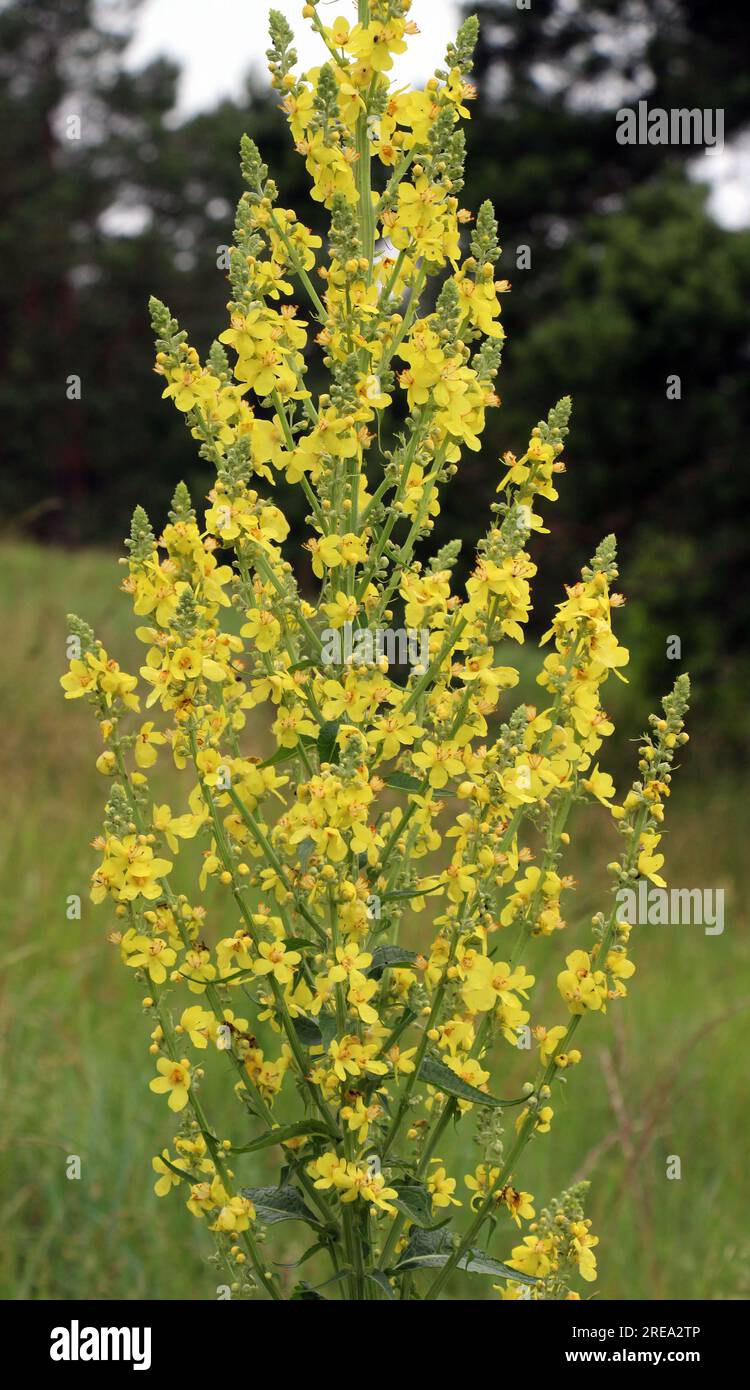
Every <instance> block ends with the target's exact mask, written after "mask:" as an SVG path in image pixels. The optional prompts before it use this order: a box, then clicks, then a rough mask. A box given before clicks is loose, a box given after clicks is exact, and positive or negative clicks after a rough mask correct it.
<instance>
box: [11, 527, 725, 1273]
mask: <svg viewBox="0 0 750 1390" xmlns="http://www.w3.org/2000/svg"><path fill="white" fill-rule="evenodd" d="M0 564H1V566H2V574H3V578H4V582H3V585H2V596H1V597H0V609H1V617H2V630H3V633H4V642H3V647H4V660H3V662H2V664H1V668H0V765H1V766H2V769H3V793H4V798H3V810H4V814H3V830H2V846H1V849H0V912H1V913H2V943H3V950H2V962H3V968H2V973H1V974H0V990H1V991H2V1005H1V1022H2V1032H1V1042H0V1046H1V1047H2V1056H1V1057H0V1093H1V1094H2V1102H1V1109H0V1115H1V1116H2V1123H1V1124H0V1163H1V1165H2V1181H1V1182H0V1203H1V1205H2V1210H1V1212H0V1228H2V1231H3V1240H2V1242H1V1243H0V1249H1V1251H2V1253H1V1254H0V1296H2V1297H4V1298H91V1299H107V1298H131V1299H137V1298H147V1299H162V1298H191V1299H192V1298H194V1299H205V1298H213V1297H215V1290H216V1286H217V1284H218V1283H221V1282H222V1280H221V1278H220V1277H219V1276H218V1274H217V1271H216V1270H214V1269H213V1268H212V1267H211V1265H210V1264H209V1263H208V1262H207V1258H206V1257H207V1255H208V1253H209V1249H210V1247H209V1245H208V1244H207V1243H206V1241H207V1237H206V1233H205V1231H204V1230H202V1229H201V1226H200V1223H198V1222H197V1221H194V1220H193V1219H192V1218H191V1217H190V1216H189V1215H188V1214H187V1213H186V1212H185V1210H184V1207H183V1205H182V1203H181V1201H180V1200H179V1199H178V1198H176V1197H172V1198H170V1199H169V1200H167V1201H164V1202H158V1203H157V1200H156V1198H155V1197H154V1196H153V1193H152V1180H153V1174H152V1172H151V1163H150V1160H151V1156H152V1154H154V1153H156V1152H158V1151H159V1150H160V1149H161V1148H162V1147H163V1145H164V1144H165V1143H167V1142H168V1139H169V1137H170V1128H169V1120H168V1118H167V1111H166V1109H165V1107H164V1105H163V1103H162V1101H161V1099H157V1098H156V1097H154V1096H152V1095H151V1093H150V1092H149V1091H148V1089H147V1081H148V1079H149V1078H150V1076H151V1075H152V1061H151V1059H150V1058H149V1056H148V1053H147V1048H146V1044H147V1041H148V1037H147V1035H148V1025H147V1022H146V1020H145V1019H144V1018H142V1017H139V1010H138V1000H139V998H140V994H141V993H142V990H140V989H139V987H138V986H137V984H135V982H133V981H131V980H130V979H129V978H128V977H125V975H124V972H123V970H122V967H121V966H120V964H119V960H118V959H117V956H116V953H115V952H114V951H113V949H112V947H111V946H110V945H109V944H108V943H107V940H106V936H107V932H108V931H109V930H110V929H111V925H112V918H111V916H108V913H107V910H106V908H101V909H99V910H98V911H97V912H94V910H93V909H92V908H91V907H90V905H89V904H88V902H87V881H88V876H89V874H90V872H91V868H92V866H93V862H94V858H93V853H92V851H91V850H90V848H89V847H88V841H89V840H90V839H91V838H92V836H93V835H95V834H96V833H97V832H98V829H99V822H100V816H101V807H102V804H103V801H104V800H105V797H106V784H105V782H104V780H103V779H102V778H101V777H100V776H99V774H98V773H97V772H96V771H95V770H94V769H93V761H94V757H95V756H96V752H98V746H97V742H96V732H95V729H94V727H93V720H92V719H91V716H90V711H88V710H87V709H86V708H84V705H83V702H82V701H81V702H77V703H75V704H71V703H68V704H67V705H66V704H65V703H64V702H63V700H62V692H61V691H60V689H59V685H58V677H59V675H60V673H61V672H62V670H63V668H64V664H65V638H66V632H67V627H66V623H65V613H66V612H68V611H70V610H73V611H76V612H78V613H80V615H81V616H82V617H85V618H86V619H87V621H90V622H91V623H92V624H93V625H94V627H95V628H96V631H97V634H98V635H99V636H100V638H101V639H102V640H103V641H104V643H105V645H106V646H107V648H108V649H109V650H111V651H112V653H113V654H117V656H118V657H119V658H120V659H121V660H122V663H123V665H125V666H126V667H127V668H128V669H133V668H134V666H135V665H136V664H137V662H136V659H135V647H136V645H137V644H136V643H135V641H134V639H133V637H132V636H131V632H130V613H129V604H128V601H127V600H126V599H125V598H124V597H123V596H122V595H121V594H120V593H119V592H118V589H117V587H116V586H117V571H116V567H115V565H114V562H113V560H112V558H111V557H110V556H109V555H103V554H97V553H93V552H89V553H76V554H64V553H62V552H56V551H50V550H47V551H41V550H39V549H36V548H34V547H32V546H27V545H21V544H5V545H4V546H3V547H2V550H1V551H0ZM678 780H679V786H678V787H677V789H676V792H675V795H674V798H673V804H672V805H671V807H670V813H671V814H670V818H669V828H670V833H669V836H668V839H667V840H666V841H665V846H666V852H667V869H668V873H669V878H670V881H671V883H672V884H674V885H676V886H680V887H696V886H700V887H722V888H724V890H725V895H726V910H725V915H726V925H725V931H724V934H723V935H722V936H713V937H711V936H706V935H704V933H703V931H702V929H701V928H699V927H698V926H682V927H677V926H662V927H659V926H653V927H644V928H641V929H638V940H637V942H635V944H634V955H635V957H636V960H637V965H638V973H637V975H636V976H635V978H634V980H633V981H632V982H631V990H630V995H629V998H628V999H627V1001H625V1003H624V1004H623V1005H621V1006H620V1008H619V1009H617V1010H614V1011H611V1012H610V1014H609V1015H608V1016H607V1018H606V1019H604V1020H602V1019H601V1018H599V1017H597V1018H596V1019H593V1020H590V1021H589V1022H587V1025H586V1028H585V1030H582V1033H581V1038H582V1047H583V1050H584V1061H583V1063H582V1065H581V1066H580V1067H579V1068H578V1069H577V1071H576V1073H575V1074H574V1076H573V1078H572V1080H571V1082H570V1085H569V1087H568V1091H567V1094H566V1096H565V1097H564V1098H561V1097H560V1096H559V1095H558V1099H557V1101H556V1103H555V1106H556V1111H557V1115H556V1120H555V1125H554V1128H553V1132H552V1134H551V1135H548V1136H546V1138H545V1137H541V1138H539V1139H537V1140H536V1141H535V1143H534V1144H533V1145H532V1146H531V1149H530V1151H529V1153H528V1156H527V1159H526V1160H525V1163H524V1168H523V1173H522V1174H518V1175H517V1178H518V1179H519V1180H520V1179H522V1182H523V1186H524V1187H525V1188H527V1189H530V1190H531V1191H533V1192H534V1193H535V1194H536V1196H537V1199H538V1201H539V1202H543V1201H544V1200H546V1199H547V1198H549V1197H551V1196H553V1195H554V1194H555V1192H556V1191H558V1190H559V1189H560V1188H562V1187H563V1186H566V1185H569V1184H570V1182H571V1181H572V1180H573V1179H575V1178H579V1177H588V1178H590V1179H591V1182H592V1188H591V1193H590V1203H589V1214H590V1215H591V1216H592V1217H593V1219H594V1229H595V1231H596V1232H597V1233H598V1234H599V1236H600V1238H601V1244H600V1247H599V1258H600V1271H601V1274H600V1279H599V1282H598V1284H597V1285H596V1286H594V1287H595V1288H596V1290H597V1291H598V1296H599V1297H605V1298H631V1299H634V1298H649V1299H661V1298H685V1299H696V1298H735V1297H747V1296H748V1295H750V1232H748V1231H747V1229H746V1227H745V1222H744V1214H745V1207H746V1200H745V1191H746V1161H747V1160H746V1152H747V1142H748V1134H749V1130H750V1125H749V1123H748V1117H747V1106H746V1085H747V1083H746V1076H747V1063H746V1053H745V1039H746V1036H747V1022H748V1007H749V1006H750V980H749V979H748V971H747V961H748V945H747V931H748V911H747V903H748V900H749V898H750V868H749V864H748V854H747V848H746V846H747V841H748V832H749V831H750V806H749V804H748V797H747V788H746V786H745V785H744V784H743V783H742V781H741V780H740V778H739V776H737V775H735V774H732V773H731V772H730V771H729V770H727V769H723V770H722V769H717V772H716V775H715V778H714V779H713V780H712V781H711V780H709V781H708V782H707V781H706V780H705V779H704V778H701V779H699V778H698V777H697V775H695V774H693V776H692V779H691V774H690V769H689V766H688V767H686V768H685V769H684V770H683V774H682V775H681V776H680V778H679V779H678ZM604 822H605V818H604V817H603V816H602V817H599V816H592V817H590V818H589V819H588V820H587V821H586V822H585V824H584V825H583V827H582V837H581V838H580V839H579V842H578V846H577V850H576V855H575V859H574V862H573V864H572V866H571V867H572V871H573V872H574V873H576V875H577V877H578V878H579V879H580V880H581V885H582V886H581V889H580V892H581V895H582V900H583V896H584V885H585V897H586V905H588V901H589V898H590V896H591V894H592V893H594V892H595V890H596V888H597V887H598V886H600V885H603V884H604V882H605V880H604V877H603V876H602V874H601V865H602V864H603V863H605V862H606V860H607V859H608V858H610V857H611V853H612V843H613V842H612V840H611V838H610V836H609V832H608V831H607V832H606V835H605V832H604V830H603V829H602V827H603V825H604ZM597 865H598V866H599V867H598V868H596V869H594V870H592V866H597ZM592 872H593V877H592ZM73 893H78V894H80V895H81V897H82V898H83V904H84V905H83V920H82V921H80V922H78V921H68V920H67V918H66V902H67V898H68V895H69V894H73ZM233 925H234V924H232V926H233ZM634 938H635V933H634ZM573 944H574V943H571V946H570V947H569V949H572V945H573ZM575 944H579V943H578V942H576V943H575ZM566 945H567V942H566ZM541 950H542V951H545V950H547V951H548V950H549V945H548V944H547V945H546V946H545V945H544V944H543V945H542V947H541ZM529 963H530V966H531V968H532V970H533V968H534V960H533V959H531V960H530V962H529ZM540 1002H541V1000H540V996H539V995H537V997H536V1007H537V1009H538V1008H539V1004H540ZM513 1060H514V1059H513ZM521 1065H522V1064H521V1062H520V1061H519V1066H521ZM519 1075H520V1072H519ZM515 1079H517V1078H516V1077H514V1075H513V1074H512V1072H509V1074H508V1078H507V1081H508V1085H509V1086H511V1087H512V1084H513V1081H514V1080H515ZM506 1093H512V1091H511V1092H506ZM459 1142H466V1141H465V1140H463V1136H462V1132H461V1130H459V1131H457V1132H456V1134H454V1136H453V1137H452V1139H451V1141H450V1145H453V1146H455V1145H456V1144H457V1143H459ZM450 1145H449V1146H448V1147H444V1148H443V1150H442V1154H443V1156H444V1157H446V1158H447V1157H448V1156H449V1153H450ZM71 1154H77V1155H79V1156H80V1158H81V1163H82V1176H81V1180H80V1181H71V1180H69V1179H68V1178H67V1177H66V1160H67V1157H68V1155H71ZM669 1155H678V1156H679V1157H680V1159H681V1165H682V1177H681V1179H680V1180H679V1181H669V1180H668V1179H667V1177H666V1160H667V1157H668V1156H669ZM470 1161H471V1164H472V1166H473V1162H474V1159H473V1157H472V1158H471V1160H470ZM244 1162H248V1163H252V1164H253V1165H254V1166H253V1167H252V1168H248V1172H247V1178H248V1180H252V1181H263V1175H264V1170H263V1168H262V1167H261V1166H260V1165H259V1164H258V1162H257V1158H256V1156H253V1158H252V1159H251V1160H244ZM238 1163H239V1160H238ZM270 1163H271V1160H270V1159H269V1160H268V1164H269V1165H270ZM267 1171H268V1173H269V1180H271V1177H270V1173H271V1169H270V1167H269V1168H268V1170H267ZM242 1172H243V1176H244V1170H242ZM459 1195H464V1194H459ZM743 1228H744V1229H743ZM284 1229H285V1230H286V1231H287V1232H289V1233H290V1234H289V1235H287V1236H286V1237H285V1238H286V1239H287V1240H288V1241H289V1242H290V1244H289V1246H288V1247H287V1249H288V1251H289V1252H290V1253H289V1255H288V1256H287V1257H288V1258H291V1257H293V1254H294V1252H295V1249H296V1248H297V1247H295V1246H294V1243H293V1242H294V1240H295V1236H294V1228H293V1227H291V1226H288V1227H286V1228H284ZM302 1239H303V1240H304V1236H303V1238H302ZM510 1244H511V1237H510V1230H509V1235H508V1245H507V1247H506V1248H505V1249H501V1248H500V1245H499V1244H498V1246H497V1250H496V1253H497V1254H499V1255H501V1256H502V1255H504V1254H506V1253H507V1252H508V1250H509V1248H510ZM302 1248H304V1247H303V1246H302V1245H300V1246H299V1249H300V1250H301V1249H302ZM284 1257H285V1256H284V1255H282V1256H280V1258H284ZM490 1283H491V1281H489V1280H483V1279H481V1278H474V1279H472V1280H471V1281H470V1283H469V1284H467V1283H464V1282H460V1283H459V1285H458V1286H454V1289H453V1292H454V1293H455V1296H457V1297H462V1296H463V1297H465V1296H466V1290H467V1288H469V1289H470V1291H471V1292H470V1296H472V1297H476V1298H482V1297H486V1296H487V1295H488V1294H490V1292H491V1289H490Z"/></svg>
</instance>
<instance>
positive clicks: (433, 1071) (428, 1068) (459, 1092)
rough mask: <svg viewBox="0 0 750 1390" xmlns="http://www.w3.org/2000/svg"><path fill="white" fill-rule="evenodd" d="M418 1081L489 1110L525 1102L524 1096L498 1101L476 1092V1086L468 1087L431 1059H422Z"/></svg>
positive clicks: (442, 1063)
mask: <svg viewBox="0 0 750 1390" xmlns="http://www.w3.org/2000/svg"><path fill="white" fill-rule="evenodd" d="M419 1080H420V1081H426V1082H427V1084H428V1086H437V1088H438V1090H440V1091H445V1094H446V1095H448V1096H456V1098H457V1099H458V1100H470V1101H471V1103H472V1104H473V1105H486V1106H489V1108H490V1109H491V1110H503V1109H505V1108H506V1106H512V1105H523V1104H524V1102H525V1100H526V1097H525V1096H520V1097H519V1098H518V1099H517V1100H498V1099H497V1098H496V1097H495V1096H488V1095H485V1093H484V1091H480V1090H478V1089H477V1087H476V1086H470V1085H469V1083H468V1081H462V1080H461V1078H460V1076H456V1073H455V1072H454V1071H451V1069H450V1067H446V1065H445V1063H444V1062H436V1061H435V1060H434V1059H433V1058H432V1057H425V1058H424V1059H423V1061H422V1065H421V1067H420V1068H419Z"/></svg>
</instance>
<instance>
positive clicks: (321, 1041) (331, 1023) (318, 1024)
mask: <svg viewBox="0 0 750 1390" xmlns="http://www.w3.org/2000/svg"><path fill="white" fill-rule="evenodd" d="M292 1023H293V1024H294V1031H295V1033H296V1034H297V1037H298V1038H299V1040H300V1042H301V1043H303V1044H304V1046H305V1047H323V1048H325V1049H326V1050H327V1049H328V1045H329V1043H330V1041H331V1039H332V1038H334V1037H335V1036H336V1020H335V1018H334V1017H333V1015H332V1014H324V1013H321V1014H320V1016H319V1017H318V1018H317V1019H315V1018H308V1016H307V1014H297V1017H296V1018H293V1019H292Z"/></svg>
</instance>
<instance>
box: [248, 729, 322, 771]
mask: <svg viewBox="0 0 750 1390" xmlns="http://www.w3.org/2000/svg"><path fill="white" fill-rule="evenodd" d="M300 743H304V744H305V746H307V747H309V746H311V745H314V744H315V739H314V738H308V737H307V736H306V735H305V734H303V735H302V737H301V738H299V739H298V740H297V743H295V745H294V747H293V748H285V747H284V746H283V744H282V746H281V748H277V749H276V752H275V753H272V754H271V756H270V758H266V760H265V762H262V763H260V764H259V766H260V767H277V766H278V764H279V763H288V762H291V760H292V758H296V756H297V749H298V745H299V744H300Z"/></svg>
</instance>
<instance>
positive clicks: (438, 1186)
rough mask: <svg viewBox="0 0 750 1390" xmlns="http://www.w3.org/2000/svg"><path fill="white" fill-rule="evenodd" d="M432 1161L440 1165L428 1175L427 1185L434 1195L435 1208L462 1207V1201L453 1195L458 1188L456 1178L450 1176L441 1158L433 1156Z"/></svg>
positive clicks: (430, 1192) (433, 1203)
mask: <svg viewBox="0 0 750 1390" xmlns="http://www.w3.org/2000/svg"><path fill="white" fill-rule="evenodd" d="M430 1162H431V1163H436V1164H437V1165H438V1166H437V1167H436V1168H435V1171H434V1172H433V1173H429V1174H428V1175H427V1180H426V1187H427V1191H428V1192H429V1194H430V1196H431V1197H432V1205H433V1208H437V1209H439V1208H440V1207H450V1206H453V1207H460V1206H461V1203H460V1202H459V1201H458V1199H457V1198H456V1197H454V1196H453V1193H454V1192H455V1190H456V1179H455V1178H449V1177H448V1175H447V1173H446V1171H445V1168H444V1166H443V1163H442V1161H441V1160H440V1159H439V1158H432V1159H430Z"/></svg>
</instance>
